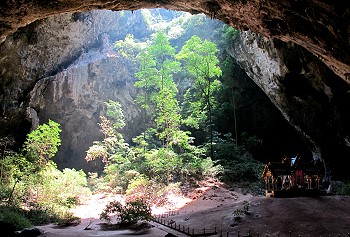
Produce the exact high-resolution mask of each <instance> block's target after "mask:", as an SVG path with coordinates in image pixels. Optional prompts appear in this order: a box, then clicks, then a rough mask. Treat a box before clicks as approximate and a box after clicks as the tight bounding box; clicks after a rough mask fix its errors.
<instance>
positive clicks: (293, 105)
mask: <svg viewBox="0 0 350 237" xmlns="http://www.w3.org/2000/svg"><path fill="white" fill-rule="evenodd" d="M231 55H232V56H233V57H234V58H235V59H236V60H237V62H238V63H239V64H240V65H241V67H242V68H243V69H244V70H245V71H246V73H247V74H248V75H249V77H250V78H252V79H253V80H254V82H255V83H256V84H257V85H258V86H259V87H260V88H261V89H262V90H263V91H264V92H265V93H266V95H267V96H268V97H269V98H270V99H271V101H272V102H273V103H274V104H275V105H276V107H277V108H278V109H279V110H280V111H281V113H282V114H283V116H284V117H285V118H286V119H287V121H289V123H290V124H291V125H292V126H294V127H295V129H296V130H297V131H298V132H299V134H301V135H302V137H303V138H304V140H305V141H306V142H307V144H308V146H309V148H310V150H311V151H312V153H313V158H314V159H321V160H322V161H323V163H324V164H325V167H326V174H327V177H330V176H331V175H336V174H337V173H338V172H339V173H345V167H341V166H337V165H336V164H339V163H341V160H342V159H344V157H349V155H350V143H349V141H350V137H349V135H350V125H349V123H348V122H347V121H349V119H350V111H349V109H348V108H350V93H349V90H350V87H349V85H348V84H347V83H345V82H344V81H343V80H341V79H340V78H339V77H337V75H335V74H334V73H333V72H332V71H331V70H330V69H329V68H327V67H326V66H325V65H324V64H323V63H322V62H321V61H320V60H319V59H318V58H317V57H315V56H313V55H311V54H310V53H309V52H307V51H306V50H305V49H303V48H301V47H299V46H297V45H295V44H293V43H283V42H280V41H276V40H271V39H267V38H265V37H263V36H261V35H257V34H255V33H252V32H249V31H248V32H243V33H241V34H240V35H239V38H238V40H237V41H236V44H235V45H234V47H232V50H231ZM330 167H332V168H331V169H332V170H330V169H329V168H330ZM332 171H333V172H332Z"/></svg>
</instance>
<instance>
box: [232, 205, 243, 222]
mask: <svg viewBox="0 0 350 237" xmlns="http://www.w3.org/2000/svg"><path fill="white" fill-rule="evenodd" d="M233 217H234V219H235V221H239V220H241V219H242V217H243V211H242V210H241V209H239V208H237V209H236V210H234V211H233Z"/></svg>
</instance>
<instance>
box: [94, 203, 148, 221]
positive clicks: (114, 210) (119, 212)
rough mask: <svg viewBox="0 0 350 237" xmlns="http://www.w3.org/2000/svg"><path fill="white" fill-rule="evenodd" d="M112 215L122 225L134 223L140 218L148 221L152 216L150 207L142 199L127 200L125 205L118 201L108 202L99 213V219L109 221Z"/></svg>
mask: <svg viewBox="0 0 350 237" xmlns="http://www.w3.org/2000/svg"><path fill="white" fill-rule="evenodd" d="M113 215H114V216H116V217H117V218H118V219H119V220H120V224H121V225H124V226H127V225H132V224H136V223H137V222H138V221H141V220H146V221H148V220H151V218H152V215H151V209H150V208H149V206H148V205H147V204H146V203H145V202H143V201H142V200H137V201H132V202H127V203H125V205H122V204H121V203H120V202H118V201H113V202H110V203H109V204H107V206H106V207H105V209H104V210H103V212H102V213H101V214H100V219H101V220H107V221H109V222H111V218H112V216H113Z"/></svg>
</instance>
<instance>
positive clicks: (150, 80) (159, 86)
mask: <svg viewBox="0 0 350 237" xmlns="http://www.w3.org/2000/svg"><path fill="white" fill-rule="evenodd" d="M139 58H140V59H141V62H140V68H139V71H138V72H137V74H136V77H137V78H138V79H139V80H138V82H136V83H135V86H137V87H139V88H141V89H142V91H143V95H142V97H139V98H138V101H139V102H141V106H142V107H143V108H145V109H152V111H153V116H152V120H153V121H154V122H155V126H156V129H157V134H158V137H159V139H160V140H161V141H162V144H163V145H164V147H165V149H166V150H167V154H168V153H169V152H168V150H169V149H170V148H171V145H172V141H173V138H174V137H176V133H177V132H179V130H180V121H181V116H180V113H179V112H180V107H179V104H178V101H177V99H176V93H177V87H176V84H175V82H174V80H173V76H174V74H175V73H177V72H178V71H179V70H180V63H179V62H178V61H177V60H176V59H175V49H174V48H173V47H172V46H171V45H170V43H169V40H168V39H167V37H166V35H165V34H164V33H157V34H156V35H155V36H154V39H153V43H152V45H151V46H150V47H149V48H148V49H147V50H145V51H143V52H141V53H140V54H139ZM167 160H168V161H167V164H168V165H167V167H168V168H167V170H168V172H167V173H168V175H167V176H168V177H167V181H168V183H169V176H170V174H169V163H170V156H167Z"/></svg>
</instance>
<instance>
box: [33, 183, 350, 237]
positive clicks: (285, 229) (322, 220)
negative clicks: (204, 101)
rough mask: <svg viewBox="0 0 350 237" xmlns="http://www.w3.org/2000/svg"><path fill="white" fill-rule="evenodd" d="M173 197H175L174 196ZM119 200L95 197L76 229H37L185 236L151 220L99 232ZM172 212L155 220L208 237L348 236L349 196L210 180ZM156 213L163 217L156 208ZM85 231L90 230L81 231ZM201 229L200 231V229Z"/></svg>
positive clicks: (50, 233) (49, 233)
mask: <svg viewBox="0 0 350 237" xmlns="http://www.w3.org/2000/svg"><path fill="white" fill-rule="evenodd" d="M174 198H175V197H174ZM115 199H116V200H122V197H121V196H111V195H108V196H107V195H103V194H99V195H94V196H93V197H92V199H91V200H90V201H89V202H87V203H86V204H85V205H82V206H80V207H78V208H77V209H75V210H74V211H75V213H76V214H77V215H78V216H79V217H81V218H82V220H81V223H80V224H79V225H77V226H72V227H66V228H57V227H55V226H54V225H47V226H40V227H39V229H41V230H42V231H44V234H43V235H42V236H46V237H56V236H57V237H58V236H62V237H63V236H136V235H141V236H165V235H166V234H167V233H172V234H174V235H176V236H186V235H185V234H184V233H181V232H178V231H176V230H173V229H171V228H168V227H166V226H164V225H161V224H159V223H156V222H151V223H150V224H151V226H152V228H145V229H142V230H138V231H131V230H122V231H121V230H119V231H103V230H101V223H102V222H101V221H100V220H98V215H99V213H100V212H101V210H102V209H103V208H104V206H105V204H106V203H107V202H108V201H111V200H115ZM174 200H175V201H174V208H175V209H177V211H175V212H170V213H171V215H163V216H162V218H160V220H161V221H162V223H164V222H165V223H166V225H168V223H169V225H171V226H172V227H173V228H174V227H175V223H176V228H177V229H178V228H179V225H180V230H184V231H185V232H188V231H189V232H190V233H195V234H196V235H199V234H204V231H205V233H206V234H208V233H210V232H214V230H215V229H216V232H217V234H215V235H212V236H221V234H222V236H249V235H248V233H250V234H251V236H254V237H255V236H281V237H282V236H286V237H289V236H303V237H308V236H309V237H318V236H325V237H328V236H339V234H340V236H350V234H349V233H350V197H346V196H321V197H297V198H267V197H263V196H259V197H257V196H252V195H250V194H246V195H244V194H242V193H241V192H239V190H233V189H230V188H225V187H224V186H223V185H221V184H219V183H215V182H211V183H206V185H205V186H203V187H201V188H198V189H196V190H194V191H193V192H192V193H191V195H190V198H183V197H181V198H177V199H174ZM244 201H247V202H249V206H250V208H249V213H248V214H243V215H242V216H241V218H240V219H238V220H236V219H235V215H234V211H235V210H236V209H243V202H244ZM155 212H156V214H160V213H167V212H166V210H165V209H156V210H155ZM86 227H88V229H89V230H84V229H85V228H86ZM204 228H205V230H204Z"/></svg>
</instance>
